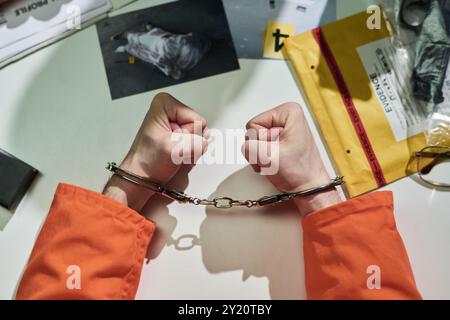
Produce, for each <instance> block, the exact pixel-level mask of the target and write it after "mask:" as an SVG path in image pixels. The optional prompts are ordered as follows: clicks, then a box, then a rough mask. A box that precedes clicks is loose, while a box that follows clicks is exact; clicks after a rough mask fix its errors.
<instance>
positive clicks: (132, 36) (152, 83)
mask: <svg viewBox="0 0 450 320" xmlns="http://www.w3.org/2000/svg"><path fill="white" fill-rule="evenodd" d="M173 17H177V18H176V19H173ZM97 31H98V36H99V39H100V45H101V50H102V55H103V60H104V64H105V69H106V73H107V77H108V82H109V87H110V92H111V97H112V99H117V98H122V97H125V96H129V95H133V94H137V93H141V92H145V91H150V90H154V89H158V88H162V87H167V86H171V85H174V84H179V83H183V82H187V81H191V80H196V79H200V78H204V77H208V76H212V75H216V74H220V73H224V72H228V71H232V70H236V69H239V63H238V60H237V57H236V53H235V50H234V45H233V41H232V38H231V34H230V31H229V28H228V23H227V19H226V16H225V12H224V8H223V5H222V1H221V0H180V1H176V2H173V3H168V4H164V5H160V6H155V7H151V8H148V9H144V10H140V11H136V12H131V13H127V14H123V15H119V16H116V17H112V18H109V19H107V20H105V21H102V22H100V23H99V24H97Z"/></svg>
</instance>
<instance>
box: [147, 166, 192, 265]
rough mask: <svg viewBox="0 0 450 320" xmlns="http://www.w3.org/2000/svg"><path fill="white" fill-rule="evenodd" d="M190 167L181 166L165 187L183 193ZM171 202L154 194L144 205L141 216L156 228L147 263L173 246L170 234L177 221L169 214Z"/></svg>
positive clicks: (187, 182) (187, 183)
mask: <svg viewBox="0 0 450 320" xmlns="http://www.w3.org/2000/svg"><path fill="white" fill-rule="evenodd" d="M192 168H193V166H192V165H183V166H182V167H181V168H180V170H179V171H178V172H177V174H176V175H175V177H174V178H173V179H172V180H171V181H170V182H169V184H168V185H167V187H168V188H170V189H175V190H178V191H184V190H185V189H186V188H187V186H188V185H189V176H188V175H189V172H190V171H191V170H192ZM171 202H173V200H172V199H169V198H167V197H165V196H163V195H160V194H155V195H153V196H152V197H151V198H150V200H149V201H148V202H147V204H146V205H145V207H144V209H143V210H142V214H143V215H144V216H145V217H146V218H148V219H151V220H153V221H154V222H155V223H156V225H157V228H156V230H155V234H154V235H153V238H152V241H151V242H150V245H149V248H148V250H147V255H146V258H147V263H148V262H149V261H150V260H151V259H155V258H156V257H158V256H159V254H160V253H161V251H162V250H163V248H164V247H166V246H168V245H171V244H173V240H172V233H173V231H174V230H175V227H176V226H177V219H176V218H175V217H174V216H171V215H170V213H169V209H168V207H167V206H168V205H169V204H170V203H171Z"/></svg>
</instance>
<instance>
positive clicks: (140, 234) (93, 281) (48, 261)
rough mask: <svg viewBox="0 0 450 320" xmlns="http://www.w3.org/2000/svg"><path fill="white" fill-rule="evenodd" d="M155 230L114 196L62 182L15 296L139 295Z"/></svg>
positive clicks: (82, 296)
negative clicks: (148, 248)
mask: <svg viewBox="0 0 450 320" xmlns="http://www.w3.org/2000/svg"><path fill="white" fill-rule="evenodd" d="M154 230H155V224H154V223H153V222H151V221H149V220H146V219H145V218H144V217H142V216H141V215H139V214H138V213H137V212H135V211H133V210H131V209H129V208H128V207H125V206H123V205H121V204H119V203H118V202H115V201H114V200H112V199H110V198H107V197H105V196H103V195H101V194H98V193H95V192H92V191H88V190H85V189H81V188H78V187H75V186H71V185H67V184H60V185H59V186H58V188H57V191H56V194H55V197H54V200H53V203H52V206H51V208H50V212H49V214H48V217H47V219H46V221H45V223H44V225H43V227H42V229H41V232H40V233H39V236H38V239H37V241H36V243H35V245H34V248H33V251H32V253H31V256H30V259H29V261H28V265H27V267H26V269H25V272H24V274H23V276H22V280H21V282H20V284H19V287H18V290H17V294H16V298H17V299H134V297H135V295H136V291H137V288H138V284H139V279H140V274H141V269H142V264H143V261H144V257H145V255H146V251H147V246H148V243H149V241H150V239H151V238H152V235H153V232H154ZM77 280H79V281H77Z"/></svg>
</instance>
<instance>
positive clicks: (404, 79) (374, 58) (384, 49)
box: [357, 38, 424, 141]
mask: <svg viewBox="0 0 450 320" xmlns="http://www.w3.org/2000/svg"><path fill="white" fill-rule="evenodd" d="M391 41H392V39H391V38H384V39H381V40H378V41H374V42H371V43H369V44H366V45H363V46H361V47H359V48H358V49H357V50H358V53H359V56H360V58H361V61H362V62H363V64H364V67H365V69H366V72H367V76H368V78H369V81H370V83H371V85H372V88H373V91H374V93H375V95H376V96H377V99H378V101H379V103H380V106H381V107H382V108H383V111H384V113H385V115H386V117H387V119H388V121H389V124H390V126H391V129H392V132H393V134H394V136H395V139H396V140H397V141H402V140H405V139H407V138H408V137H411V136H414V135H416V134H418V133H420V132H423V129H424V127H423V121H424V115H423V112H422V111H421V110H420V107H419V106H418V105H417V103H416V101H415V100H414V98H413V97H412V89H411V85H410V79H411V71H412V65H411V63H410V61H409V60H408V59H407V58H406V57H405V55H404V54H405V50H404V49H396V48H395V47H394V46H393V44H392V42H391ZM401 50H403V51H401ZM402 54H403V55H402Z"/></svg>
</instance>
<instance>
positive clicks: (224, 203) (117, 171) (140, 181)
mask: <svg viewBox="0 0 450 320" xmlns="http://www.w3.org/2000/svg"><path fill="white" fill-rule="evenodd" d="M106 169H107V170H109V171H111V172H112V173H113V174H114V175H116V176H118V177H120V178H122V179H124V180H126V181H128V182H131V183H133V184H136V185H139V186H142V187H144V188H147V189H150V190H152V191H155V192H158V193H160V194H162V195H164V196H166V197H168V198H170V199H172V200H176V201H178V202H180V203H191V204H194V205H204V206H214V207H216V208H218V209H230V208H232V207H247V208H252V207H256V206H258V207H263V206H267V205H272V204H276V203H280V202H285V201H289V200H291V199H293V198H296V197H305V196H309V195H312V194H316V193H320V192H324V191H328V190H331V189H335V188H336V187H337V186H340V185H342V184H344V179H343V177H336V178H334V179H333V180H331V181H330V183H327V184H324V185H320V186H318V187H315V188H310V189H306V190H302V191H298V192H292V193H279V194H274V195H270V196H264V197H262V198H259V199H257V200H235V199H233V198H230V197H216V198H214V199H212V200H208V199H201V198H197V197H192V196H189V195H187V194H185V193H184V192H181V191H177V190H172V189H168V188H166V187H164V186H162V185H161V184H159V183H156V182H154V181H152V180H150V179H147V178H144V177H141V176H138V175H136V174H134V173H132V172H129V171H127V170H124V169H122V168H119V167H118V166H117V164H116V163H114V162H109V163H108V166H107V167H106Z"/></svg>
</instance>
